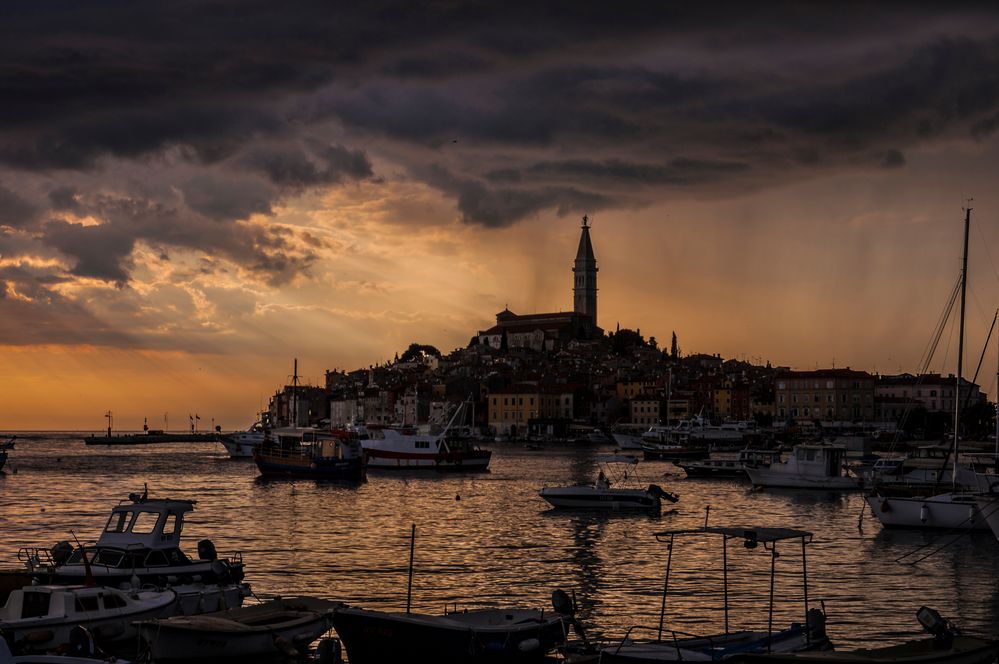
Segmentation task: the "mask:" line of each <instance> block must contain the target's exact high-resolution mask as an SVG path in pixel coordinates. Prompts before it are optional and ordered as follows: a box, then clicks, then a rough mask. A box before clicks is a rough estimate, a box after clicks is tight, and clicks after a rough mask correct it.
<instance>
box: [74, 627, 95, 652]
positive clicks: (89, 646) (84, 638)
mask: <svg viewBox="0 0 999 664" xmlns="http://www.w3.org/2000/svg"><path fill="white" fill-rule="evenodd" d="M69 653H70V655H72V656H73V657H93V656H94V655H95V654H97V647H96V646H95V645H94V636H93V635H92V634H91V633H90V630H88V629H87V628H86V627H84V626H83V625H77V626H76V627H74V628H73V629H71V630H69Z"/></svg>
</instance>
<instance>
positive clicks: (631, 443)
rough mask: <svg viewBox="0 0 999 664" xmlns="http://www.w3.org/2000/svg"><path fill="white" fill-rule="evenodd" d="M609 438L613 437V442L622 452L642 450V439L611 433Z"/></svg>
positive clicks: (625, 434)
mask: <svg viewBox="0 0 999 664" xmlns="http://www.w3.org/2000/svg"><path fill="white" fill-rule="evenodd" d="M611 436H613V437H614V442H615V443H617V446H618V447H620V448H621V449H622V450H640V449H642V437H641V436H632V435H630V434H627V433H613V434H611Z"/></svg>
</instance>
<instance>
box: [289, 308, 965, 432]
mask: <svg viewBox="0 0 999 664" xmlns="http://www.w3.org/2000/svg"><path fill="white" fill-rule="evenodd" d="M962 329H963V328H962ZM291 408H292V417H294V418H295V419H294V422H293V424H292V425H291V426H293V427H295V428H296V429H297V428H298V358H297V357H296V358H295V370H294V373H292V375H291Z"/></svg>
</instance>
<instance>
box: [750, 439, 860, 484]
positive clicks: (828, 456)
mask: <svg viewBox="0 0 999 664" xmlns="http://www.w3.org/2000/svg"><path fill="white" fill-rule="evenodd" d="M845 456H846V448H845V447H843V446H841V445H828V444H825V443H805V444H801V445H795V446H794V448H793V450H792V452H791V456H790V457H789V458H788V460H787V461H785V462H783V463H772V464H770V465H769V466H767V467H757V468H750V467H747V468H746V474H747V475H749V481H750V482H752V483H753V486H762V487H780V488H793V489H824V490H827V491H859V490H860V489H863V488H864V484H863V480H861V479H860V478H859V477H854V476H852V475H849V474H848V473H847V472H846V468H845V465H844V463H843V460H844V458H845Z"/></svg>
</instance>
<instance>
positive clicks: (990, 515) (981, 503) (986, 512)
mask: <svg viewBox="0 0 999 664" xmlns="http://www.w3.org/2000/svg"><path fill="white" fill-rule="evenodd" d="M975 502H976V503H977V504H978V511H979V512H980V513H981V515H982V518H983V519H985V523H986V524H988V526H989V530H991V531H992V534H993V535H995V536H996V539H997V540H999V495H988V496H978V497H977V498H976V499H975Z"/></svg>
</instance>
